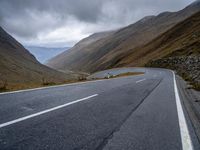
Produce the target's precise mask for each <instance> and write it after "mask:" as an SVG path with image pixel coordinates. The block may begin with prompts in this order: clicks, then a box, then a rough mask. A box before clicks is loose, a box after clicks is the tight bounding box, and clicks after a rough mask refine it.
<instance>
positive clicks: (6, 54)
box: [0, 27, 73, 90]
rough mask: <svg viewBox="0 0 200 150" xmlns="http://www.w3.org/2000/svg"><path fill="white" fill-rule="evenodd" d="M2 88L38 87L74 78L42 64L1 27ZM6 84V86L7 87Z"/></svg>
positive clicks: (0, 85) (0, 75) (0, 81)
mask: <svg viewBox="0 0 200 150" xmlns="http://www.w3.org/2000/svg"><path fill="white" fill-rule="evenodd" d="M0 58H1V59H0V90H4V88H9V89H10V90H12V89H21V88H27V87H37V86H41V85H42V84H47V82H51V83H62V82H65V81H68V80H71V79H73V76H72V75H71V74H64V73H61V72H58V71H55V70H53V69H50V68H49V67H47V66H44V65H42V64H40V63H39V62H38V61H37V60H36V58H35V57H34V56H33V55H32V54H31V53H30V52H29V51H27V50H26V49H25V48H24V47H23V46H22V45H21V44H20V43H19V42H17V41H16V40H15V39H14V38H13V37H12V36H10V35H9V34H8V33H6V31H4V30H3V28H1V27H0ZM5 86H6V87H5Z"/></svg>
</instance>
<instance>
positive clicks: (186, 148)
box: [172, 71, 193, 150]
mask: <svg viewBox="0 0 200 150" xmlns="http://www.w3.org/2000/svg"><path fill="white" fill-rule="evenodd" d="M172 73H173V79H174V92H175V98H176V106H177V112H178V120H179V127H180V133H181V141H182V149H183V150H193V145H192V141H191V137H190V134H189V130H188V126H187V123H186V119H185V116H184V112H183V107H182V104H181V100H180V96H179V93H178V88H177V83H176V76H175V73H174V72H173V71H172Z"/></svg>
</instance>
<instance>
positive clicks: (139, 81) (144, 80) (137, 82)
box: [136, 78, 146, 83]
mask: <svg viewBox="0 0 200 150" xmlns="http://www.w3.org/2000/svg"><path fill="white" fill-rule="evenodd" d="M145 80H146V79H145V78H144V79H142V80H138V81H136V83H139V82H142V81H145Z"/></svg>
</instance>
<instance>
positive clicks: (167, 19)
mask: <svg viewBox="0 0 200 150" xmlns="http://www.w3.org/2000/svg"><path fill="white" fill-rule="evenodd" d="M199 10H200V3H199V1H198V2H195V3H192V4H191V5H189V6H187V7H185V8H184V9H182V10H180V11H177V12H167V13H166V12H165V13H161V14H159V15H157V16H151V17H147V18H146V19H145V18H143V19H141V20H139V21H138V22H136V23H134V24H131V25H129V26H127V27H124V28H121V29H119V30H117V31H115V32H112V34H108V35H107V36H105V37H103V38H100V39H98V40H97V41H95V42H93V43H90V44H88V45H87V46H85V47H81V53H80V48H79V49H78V50H77V49H76V47H73V48H72V49H71V50H70V51H69V53H70V54H69V53H65V52H64V53H62V54H61V55H62V59H61V57H59V56H56V57H55V58H53V59H51V60H50V61H49V63H47V65H48V66H50V67H52V68H54V69H61V70H66V69H69V70H76V71H83V72H89V73H92V72H96V71H100V70H104V69H109V68H112V67H113V66H115V64H117V63H118V62H119V61H120V60H121V59H123V57H124V56H125V55H126V54H129V53H130V52H131V51H132V50H133V49H134V48H136V47H139V46H141V45H145V44H147V43H148V42H150V41H151V40H153V39H154V38H156V37H158V36H159V35H161V34H163V33H164V32H166V31H167V30H169V29H170V28H172V27H173V26H175V25H176V24H177V23H179V22H181V21H183V20H184V19H186V18H188V17H190V16H191V15H193V14H194V13H196V12H198V11H199ZM61 55H60V56H61ZM61 60H62V61H61Z"/></svg>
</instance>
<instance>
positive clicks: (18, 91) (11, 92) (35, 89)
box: [0, 75, 141, 95]
mask: <svg viewBox="0 0 200 150" xmlns="http://www.w3.org/2000/svg"><path fill="white" fill-rule="evenodd" d="M134 76H141V75H134ZM119 78H125V77H118V78H111V79H100V80H94V81H84V82H76V83H68V84H62V85H55V86H48V87H38V88H33V89H25V90H17V91H10V92H3V93H0V95H6V94H14V93H21V92H29V91H37V90H43V89H50V88H57V87H64V86H71V85H81V84H87V83H95V82H101V81H108V80H116V79H119Z"/></svg>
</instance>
